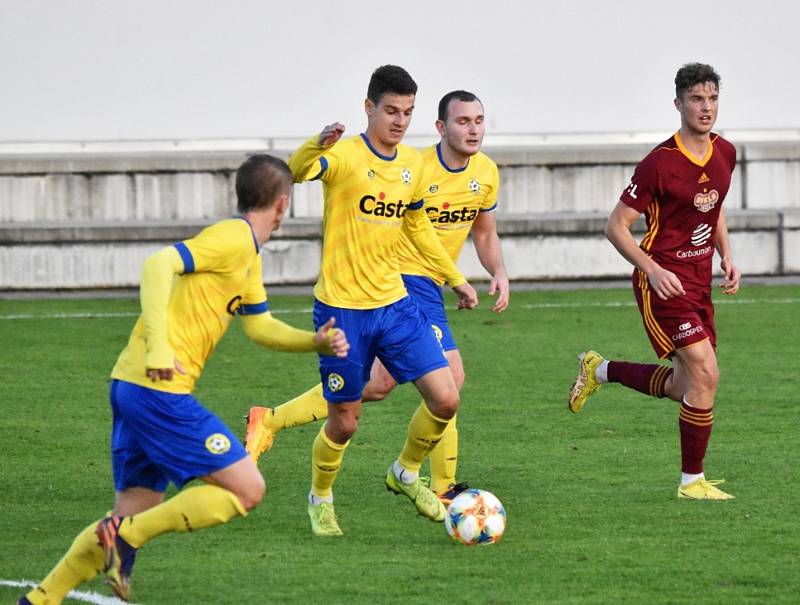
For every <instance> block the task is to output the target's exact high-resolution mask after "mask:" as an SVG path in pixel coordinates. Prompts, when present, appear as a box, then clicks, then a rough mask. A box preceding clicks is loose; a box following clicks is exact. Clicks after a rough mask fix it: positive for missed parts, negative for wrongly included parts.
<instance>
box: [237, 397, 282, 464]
mask: <svg viewBox="0 0 800 605" xmlns="http://www.w3.org/2000/svg"><path fill="white" fill-rule="evenodd" d="M271 413H272V408H262V407H259V406H253V407H251V408H250V411H249V412H247V416H246V418H247V429H246V431H245V435H244V449H246V450H247V453H248V454H250V457H251V458H252V459H253V462H255V463H258V459H259V458H260V457H261V454H263V453H264V452H266V451H268V450H269V448H271V447H272V442H273V441H274V440H275V431H273V430H271V429H269V428H267V427H266V426H264V416H266V415H267V414H271Z"/></svg>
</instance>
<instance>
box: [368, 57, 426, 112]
mask: <svg viewBox="0 0 800 605" xmlns="http://www.w3.org/2000/svg"><path fill="white" fill-rule="evenodd" d="M387 93H389V94H395V95H415V94H417V83H416V82H414V79H413V78H412V77H411V76H410V75H409V74H408V72H407V71H406V70H405V69H403V68H402V67H399V66H397V65H381V66H380V67H379V68H378V69H376V70H375V71H374V72H372V77H371V78H370V79H369V86H368V87H367V98H368V99H369V100H370V101H372V102H373V103H375V105H377V104H378V103H380V101H381V97H382V96H383V95H385V94H387Z"/></svg>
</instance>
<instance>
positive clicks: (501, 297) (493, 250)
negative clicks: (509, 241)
mask: <svg viewBox="0 0 800 605" xmlns="http://www.w3.org/2000/svg"><path fill="white" fill-rule="evenodd" d="M471 234H472V241H473V243H474V244H475V251H476V252H477V254H478V260H480V262H481V265H483V268H484V269H486V271H488V272H489V275H491V276H492V280H491V282H489V296H494V295H495V294H496V295H497V300H496V301H495V303H494V306H492V312H494V313H502V312H503V311H505V310H506V308H507V307H508V299H509V296H510V288H509V283H508V272H507V271H506V266H505V263H504V262H503V249H502V247H501V245H500V237H499V236H498V235H497V215H496V214H495V213H494V212H481V213H479V214H478V216H477V218H476V219H475V222H474V223H472V231H471Z"/></svg>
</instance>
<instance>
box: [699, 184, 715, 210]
mask: <svg viewBox="0 0 800 605" xmlns="http://www.w3.org/2000/svg"><path fill="white" fill-rule="evenodd" d="M718 201H719V192H717V190H716V189H712V190H711V191H708V192H706V191H704V192H703V193H698V194H697V195H695V196H694V207H695V208H697V209H698V210H699V211H700V212H708V211H709V210H713V209H714V206H715V205H716V204H717V202H718Z"/></svg>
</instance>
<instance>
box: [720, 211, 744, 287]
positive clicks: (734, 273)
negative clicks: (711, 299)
mask: <svg viewBox="0 0 800 605" xmlns="http://www.w3.org/2000/svg"><path fill="white" fill-rule="evenodd" d="M714 247H715V248H716V250H717V253H718V254H719V255H720V258H722V263H721V267H722V271H723V273H724V274H725V281H723V282H722V283H721V284H720V288H722V293H723V294H736V293H737V292H738V291H739V285H740V281H741V278H742V274H741V272H740V271H739V267H737V266H736V265H734V264H733V259H732V257H731V248H730V243H729V240H728V223H727V221H726V219H725V210H724V209H723V210H722V211H720V213H719V219H718V220H717V231H716V233H715V234H714Z"/></svg>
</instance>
